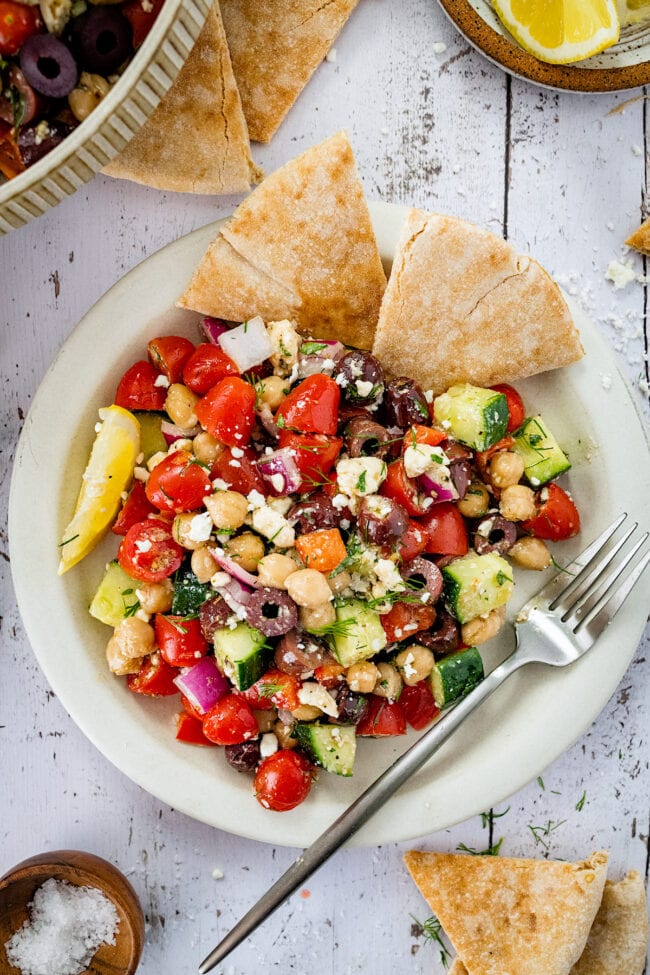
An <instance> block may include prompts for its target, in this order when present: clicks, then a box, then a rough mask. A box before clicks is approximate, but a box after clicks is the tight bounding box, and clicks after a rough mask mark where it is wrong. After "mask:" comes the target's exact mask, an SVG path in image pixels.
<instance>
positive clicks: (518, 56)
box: [439, 0, 650, 92]
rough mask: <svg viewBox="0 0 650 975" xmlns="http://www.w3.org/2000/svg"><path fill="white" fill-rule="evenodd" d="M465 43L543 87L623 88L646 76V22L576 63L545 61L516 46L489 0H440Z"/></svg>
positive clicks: (649, 66)
mask: <svg viewBox="0 0 650 975" xmlns="http://www.w3.org/2000/svg"><path fill="white" fill-rule="evenodd" d="M439 3H440V5H441V7H442V8H443V10H444V11H445V12H446V14H447V16H448V17H449V19H450V20H451V21H452V23H454V24H455V25H456V27H457V28H458V30H459V31H460V32H461V34H463V35H464V36H465V37H466V38H467V40H468V41H469V42H470V44H473V45H474V47H476V48H477V49H478V50H479V51H481V52H482V53H483V54H484V55H485V56H486V57H487V58H488V59H489V60H490V61H492V62H493V63H494V64H497V65H498V66H499V67H500V68H504V69H505V70H506V71H508V72H509V73H510V74H512V75H515V76H516V77H518V78H523V79H524V80H525V81H532V82H534V83H535V84H538V85H544V86H545V87H547V88H561V89H566V90H568V91H591V92H598V91H622V90H625V89H627V88H639V87H640V86H641V85H646V84H648V82H650V23H644V24H634V25H631V26H628V27H623V28H622V30H621V38H620V40H619V42H618V43H617V44H615V45H614V46H613V47H610V48H608V49H607V50H606V51H603V52H602V53H601V54H597V55H596V56H595V57H593V58H589V59H588V60H586V61H582V62H580V63H579V64H545V63H544V62H543V61H538V60H537V58H535V57H533V55H532V54H529V53H528V52H527V51H524V50H523V48H521V47H520V46H519V44H518V43H517V41H516V40H515V39H514V38H513V37H512V35H511V34H509V33H508V31H507V30H506V29H505V27H504V26H503V24H502V23H501V21H500V20H499V18H498V17H497V15H496V13H495V11H494V8H493V6H492V4H491V3H490V2H489V0H439Z"/></svg>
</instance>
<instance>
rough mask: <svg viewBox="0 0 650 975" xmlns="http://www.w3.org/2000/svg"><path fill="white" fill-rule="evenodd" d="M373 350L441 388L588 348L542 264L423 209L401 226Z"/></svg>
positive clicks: (531, 368)
mask: <svg viewBox="0 0 650 975" xmlns="http://www.w3.org/2000/svg"><path fill="white" fill-rule="evenodd" d="M373 352H374V353H375V355H377V356H378V357H379V359H380V360H381V362H382V363H383V365H384V368H385V369H386V370H387V371H388V372H390V373H392V374H393V375H406V376H411V377H412V378H413V379H415V380H417V381H418V382H419V383H420V384H421V385H423V386H425V387H426V388H430V389H433V391H434V393H440V392H442V391H443V390H445V389H447V388H448V387H449V386H452V385H454V384H455V383H462V382H471V383H474V384H475V385H478V386H491V385H493V384H494V383H498V382H512V381H514V380H517V379H521V378H522V377H524V376H531V375H534V374H535V373H538V372H544V371H545V370H547V369H555V368H557V367H558V366H565V365H568V364H569V363H571V362H575V361H576V360H577V359H579V358H581V356H582V355H584V351H583V349H582V346H581V344H580V338H579V335H578V332H577V329H576V328H575V326H574V324H573V321H572V319H571V315H570V313H569V309H568V308H567V305H566V302H565V301H564V298H563V297H562V295H561V293H560V289H559V288H558V287H557V285H556V284H555V283H554V282H553V281H552V280H551V278H550V277H549V275H548V274H547V273H546V271H545V270H544V269H543V268H542V267H541V265H539V264H538V263H537V262H536V261H534V260H533V259H532V258H530V257H522V256H520V255H519V254H517V252H516V251H515V249H514V248H513V247H512V245H511V244H509V243H507V242H506V241H505V240H503V239H502V238H501V237H497V236H495V235H494V234H491V233H489V232H488V231H487V230H483V229H481V228H480V227H476V226H474V225H473V224H470V223H466V222H465V221H463V220H458V219H456V218H455V217H445V216H440V215H438V214H427V213H423V212H422V211H420V210H411V211H410V212H409V214H408V217H407V219H406V223H405V226H404V229H403V231H402V236H401V239H400V242H399V244H398V247H397V253H396V255H395V260H394V262H393V270H392V272H391V275H390V279H389V282H388V287H387V289H386V294H385V296H384V300H383V303H382V307H381V312H380V315H379V324H378V326H377V334H376V336H375V344H374V348H373Z"/></svg>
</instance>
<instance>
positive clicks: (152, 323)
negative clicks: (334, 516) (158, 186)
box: [10, 204, 650, 846]
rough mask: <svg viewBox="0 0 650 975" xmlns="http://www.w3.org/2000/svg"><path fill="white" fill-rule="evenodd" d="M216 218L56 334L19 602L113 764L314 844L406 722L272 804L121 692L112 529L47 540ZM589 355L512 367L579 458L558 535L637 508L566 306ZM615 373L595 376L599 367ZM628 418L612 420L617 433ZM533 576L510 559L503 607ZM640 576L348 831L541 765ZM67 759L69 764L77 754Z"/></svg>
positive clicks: (592, 356) (492, 795)
mask: <svg viewBox="0 0 650 975" xmlns="http://www.w3.org/2000/svg"><path fill="white" fill-rule="evenodd" d="M371 210H372V217H373V222H374V226H375V230H376V232H377V236H378V241H379V246H380V250H381V253H382V256H383V257H384V258H385V260H386V262H387V263H389V261H390V256H391V254H392V252H393V250H394V247H395V244H396V241H397V238H398V235H399V230H400V227H401V223H402V220H403V218H404V214H405V212H406V211H405V209H404V208H400V207H394V206H389V205H387V204H373V205H372V208H371ZM217 228H218V224H212V225H211V226H208V227H204V228H202V229H201V230H197V231H195V232H194V233H192V234H190V235H189V236H187V237H184V238H182V239H181V240H179V241H177V242H176V243H174V244H170V245H169V246H168V247H166V248H164V249H163V250H161V251H159V252H158V253H157V254H155V255H153V257H150V258H149V259H148V260H146V261H145V262H144V263H143V264H141V265H140V266H139V267H137V268H135V270H133V271H131V272H130V273H129V274H127V275H126V276H125V277H124V278H123V279H122V280H121V281H120V282H119V283H118V284H116V285H115V287H114V288H112V289H111V290H110V291H109V292H108V293H107V294H106V295H105V296H104V297H103V298H102V299H101V300H100V301H98V302H97V304H96V305H95V306H94V308H92V309H91V311H90V312H89V313H88V314H87V315H86V317H85V318H84V319H83V321H82V322H81V323H80V324H79V325H78V327H77V328H76V329H75V331H74V332H73V334H72V335H71V336H70V338H69V339H68V341H67V342H66V343H65V345H64V346H63V348H62V349H61V351H60V352H59V354H58V356H57V358H56V359H55V361H54V363H53V365H52V366H51V368H50V370H49V372H48V373H47V375H46V377H45V379H44V380H43V383H42V385H41V387H40V389H39V391H38V393H37V395H36V397H35V399H34V403H33V405H32V408H31V410H30V412H29V415H28V417H27V420H26V421H25V428H24V430H23V434H22V437H21V440H20V444H19V448H18V454H17V458H16V463H15V468H14V473H13V480H12V489H11V498H10V542H11V564H12V570H13V574H14V582H15V586H16V592H17V596H18V603H19V607H20V611H21V614H22V617H23V620H24V623H25V626H26V629H27V633H28V634H29V638H30V640H31V643H32V646H33V647H34V650H35V653H36V656H37V657H38V660H39V663H40V665H41V667H42V668H43V671H44V672H45V675H46V677H47V679H48V680H49V682H50V684H51V685H52V688H53V689H54V691H55V692H56V694H57V695H58V697H59V699H60V700H61V702H62V703H63V705H64V706H65V707H66V708H67V710H68V711H69V713H70V715H71V716H72V718H73V719H74V720H75V721H76V722H77V724H78V725H79V727H80V728H81V729H82V731H83V732H84V733H85V734H86V735H87V736H88V737H89V738H90V739H91V741H92V742H94V744H95V745H96V746H97V747H98V748H99V749H100V751H102V752H103V754H104V755H106V757H107V758H108V759H110V761H112V762H113V763H114V764H115V765H116V766H117V767H118V768H119V769H121V771H122V772H124V773H125V774H126V775H128V776H129V777H130V778H132V779H133V780H134V781H135V782H137V783H138V784H139V785H140V786H142V787H143V788H144V789H146V790H147V791H149V792H151V793H153V795H155V796H157V797H158V798H159V799H161V800H162V801H164V802H166V803H169V805H171V806H173V807H174V808H175V809H179V810H181V811H182V812H185V813H187V814H188V815H190V816H193V817H195V818H196V819H199V820H202V821H204V822H206V823H210V824H212V825H214V826H218V827H220V828H222V829H225V830H228V831H229V832H232V833H237V834H240V835H243V836H249V837H252V838H255V839H259V840H265V841H267V842H269V843H275V844H284V845H287V846H299V845H307V844H309V843H310V842H311V841H312V840H313V839H314V838H315V837H316V836H317V835H318V834H319V833H320V832H321V831H322V830H323V829H324V828H325V827H326V826H328V824H330V823H331V822H332V821H333V820H334V819H335V817H336V816H337V815H338V814H339V813H341V812H342V811H343V809H344V808H345V807H346V806H347V805H348V804H349V803H350V801H351V800H352V799H353V798H354V797H355V796H356V795H358V794H359V792H361V791H362V789H363V788H364V787H366V786H367V785H368V784H369V783H370V782H371V781H372V779H373V778H375V777H376V776H377V775H378V774H379V772H380V771H381V770H382V769H384V768H385V767H386V766H387V765H388V764H389V762H390V761H391V759H392V758H394V757H395V756H396V755H397V754H398V753H399V752H401V751H403V750H404V748H405V747H406V745H407V744H408V742H409V740H410V739H411V738H412V737H413V734H411V735H409V736H408V738H393V739H385V740H377V741H374V740H365V741H361V742H360V743H359V751H358V759H357V766H356V769H355V774H354V777H353V778H352V779H348V780H344V779H339V778H337V777H335V776H330V775H327V774H326V773H322V774H321V775H320V778H319V781H318V784H317V786H316V787H315V788H314V789H313V791H312V795H311V796H310V797H309V799H308V801H307V802H306V803H304V804H303V805H302V806H300V807H299V808H298V809H296V810H294V811H292V812H290V813H283V814H277V813H275V814H274V813H269V812H267V811H265V810H264V809H262V807H261V806H260V805H259V804H258V803H257V802H256V801H255V799H254V798H253V796H252V788H251V780H250V779H249V778H248V777H247V776H243V775H241V774H239V773H237V772H235V771H234V770H233V769H231V768H230V767H229V766H228V765H227V764H226V762H225V760H224V757H223V754H222V753H221V751H220V750H219V749H202V748H194V747H191V746H188V745H183V744H180V743H178V742H176V741H175V739H174V724H173V720H172V715H173V714H174V713H175V712H176V710H177V705H175V704H174V702H173V701H169V699H165V700H158V701H153V700H151V699H146V698H142V697H139V696H137V695H135V694H131V693H129V691H128V690H127V689H126V684H125V681H123V680H119V679H116V678H115V677H113V676H112V675H111V674H110V673H109V672H108V669H107V667H106V663H105V659H104V648H105V645H106V641H107V638H108V636H109V630H108V628H107V627H105V626H103V625H102V624H101V623H98V622H97V621H96V620H93V619H92V618H91V617H90V616H89V615H88V614H87V612H86V607H87V605H88V603H89V601H90V598H91V596H92V594H93V591H94V589H95V587H96V586H97V583H98V582H99V579H100V578H101V575H102V569H103V566H104V564H105V562H106V561H108V559H110V558H112V557H114V554H115V551H116V548H117V540H116V539H115V538H114V536H110V537H109V538H107V539H106V540H105V541H104V542H103V543H102V545H101V546H100V547H99V549H97V550H96V551H95V552H94V553H92V555H90V556H89V557H88V558H87V559H86V560H85V561H84V562H83V563H82V564H81V565H79V566H77V567H76V568H74V569H73V570H71V571H70V572H68V573H67V574H66V575H64V576H63V577H61V578H59V577H58V576H57V574H56V569H57V562H58V555H59V553H58V549H57V544H58V542H59V540H60V538H61V532H62V531H63V528H64V527H65V524H66V523H67V521H68V520H69V517H70V512H71V510H72V508H73V505H74V502H75V499H76V495H77V490H78V485H79V479H80V476H81V473H82V470H83V467H84V465H85V462H86V459H87V456H88V451H89V448H90V444H91V442H92V440H93V437H94V434H93V428H94V424H95V422H96V420H97V410H98V408H99V407H100V406H104V405H107V404H109V403H110V402H111V401H112V397H113V393H114V390H115V386H116V384H117V380H118V379H119V377H120V376H121V374H122V373H123V372H124V371H125V369H126V368H127V367H128V366H129V365H130V364H131V363H132V362H133V361H134V360H135V359H138V358H142V356H143V354H144V350H145V346H146V343H147V341H148V340H149V339H150V338H153V337H154V336H155V335H157V334H164V333H165V332H167V333H170V332H176V333H178V332H179V331H180V332H182V333H185V334H188V335H190V336H194V337H195V338H196V337H197V333H196V322H197V319H198V316H197V315H195V314H193V313H188V312H186V311H180V310H178V309H175V308H174V301H175V299H176V298H177V297H178V295H179V294H180V292H181V291H182V289H183V287H184V285H185V284H186V282H187V280H188V279H189V276H190V274H191V272H192V270H193V269H194V267H195V266H196V264H197V263H198V261H199V260H200V258H201V256H202V255H203V252H204V250H205V247H206V246H207V244H208V242H209V241H210V240H211V239H212V238H213V237H214V236H215V232H216V230H217ZM573 311H574V314H575V316H576V321H577V323H578V325H579V327H580V330H581V333H582V338H583V342H584V345H585V349H586V351H587V356H586V358H585V359H584V360H583V361H582V362H580V363H578V364H577V365H574V366H572V367H571V368H570V369H564V370H561V371H557V372H553V373H548V374H546V375H543V376H540V377H537V378H533V379H530V380H527V381H525V382H522V383H520V384H518V385H519V387H520V388H521V391H522V393H523V395H524V398H525V400H526V402H527V405H528V407H529V408H534V409H537V410H540V411H541V412H542V413H543V415H544V417H545V418H546V419H547V421H548V423H549V425H550V426H551V428H552V429H553V430H554V431H555V432H556V436H557V437H558V438H559V440H560V443H562V444H563V445H564V446H565V447H567V448H568V450H569V452H570V454H571V458H572V460H573V464H574V466H573V469H572V471H571V472H570V476H569V478H568V483H569V485H570V488H571V490H572V492H573V494H574V495H575V498H576V500H577V502H578V505H579V507H580V510H581V512H582V514H583V524H584V530H583V534H582V536H581V537H580V539H573V540H572V541H571V542H566V543H563V544H562V545H560V546H556V549H555V552H556V555H557V557H558V559H559V560H561V561H562V560H565V559H567V558H568V557H570V556H572V555H573V554H574V553H576V552H577V551H578V550H579V549H580V548H581V547H582V546H583V544H584V543H585V542H586V540H588V539H590V538H591V537H593V536H595V535H596V534H597V533H598V532H599V531H600V530H601V529H602V528H603V527H604V526H605V525H606V524H608V523H609V522H610V521H611V520H613V517H614V516H615V515H616V514H617V513H618V512H619V511H621V510H626V511H628V512H629V513H630V514H631V515H632V516H633V517H635V518H639V519H643V520H647V499H648V497H650V459H649V455H648V444H647V442H646V440H645V437H644V432H643V427H642V424H641V421H640V419H639V417H638V416H637V413H636V411H635V408H634V405H633V401H632V397H631V395H630V393H629V391H628V388H627V386H626V383H625V381H624V379H623V378H622V376H621V375H620V374H619V372H618V369H617V367H616V363H615V361H614V357H613V354H612V353H611V351H610V350H609V348H608V347H607V345H606V343H605V342H604V340H603V339H602V338H601V337H600V336H599V334H598V332H597V330H596V328H595V326H594V325H593V324H592V323H591V322H590V321H589V320H587V319H586V318H585V317H584V315H583V314H582V313H581V312H580V311H579V309H577V308H574V309H573ZM602 374H607V375H608V376H609V377H610V379H611V388H610V389H609V390H608V391H607V392H606V391H605V390H604V388H603V384H602V383H601V375H602ZM623 434H624V435H623ZM540 584H541V576H540V575H538V574H537V573H528V574H526V573H524V572H521V573H518V575H517V599H516V601H515V602H516V605H515V606H514V607H513V610H516V608H517V607H518V606H519V605H521V603H522V602H523V601H524V598H525V597H526V596H527V594H528V593H529V592H531V591H532V590H533V589H535V588H538V587H539V586H540ZM647 605H648V591H647V586H646V591H645V594H644V593H643V592H642V591H641V587H638V591H637V592H635V593H634V594H633V595H632V597H631V598H630V600H629V601H628V604H627V609H626V612H624V613H622V614H620V615H619V617H617V619H616V620H615V621H614V623H613V625H612V626H611V627H610V629H609V630H608V632H607V634H606V635H605V636H604V637H603V638H602V640H601V641H600V642H599V644H598V645H597V646H596V647H595V648H594V649H593V650H592V651H591V653H590V654H588V655H587V656H586V657H585V658H584V659H583V660H581V661H579V662H578V663H576V664H574V665H573V666H572V667H571V668H569V669H566V670H563V671H554V670H551V669H550V668H546V669H545V668H542V667H541V666H540V667H528V668H526V669H525V670H524V671H520V672H519V673H518V674H516V675H515V676H514V677H512V678H511V679H510V681H509V682H508V683H507V684H506V685H504V687H502V688H501V689H500V690H499V691H498V692H497V693H496V694H495V695H494V696H493V697H492V698H491V699H490V700H489V701H488V702H486V704H484V705H483V707H482V708H480V709H479V711H478V712H477V713H476V714H475V715H474V716H473V717H472V718H471V719H470V720H468V721H467V723H466V724H465V725H464V726H463V727H462V728H461V729H460V731H459V732H458V733H457V734H456V735H455V736H454V738H452V740H451V741H450V742H448V743H447V745H446V746H445V747H444V748H443V749H442V750H441V751H440V753H439V754H438V756H436V758H435V759H434V760H433V761H432V762H430V763H429V765H428V766H427V767H426V768H425V769H423V770H422V771H421V772H420V773H419V774H418V775H417V776H416V777H415V778H414V779H413V780H412V781H411V782H410V783H408V784H407V785H406V786H405V787H404V788H403V789H402V790H401V792H399V793H398V794H397V795H396V796H395V797H394V798H393V799H392V800H391V802H390V803H389V804H388V805H387V806H386V808H385V809H383V810H382V811H381V812H380V813H379V814H378V815H376V816H375V817H374V819H372V820H371V822H370V823H368V824H367V826H366V827H365V828H364V829H363V830H362V831H361V832H360V833H359V834H358V836H357V839H356V842H357V843H360V844H378V843H384V842H389V841H397V840H404V839H410V838H413V837H416V836H422V835H424V834H426V833H430V832H432V831H433V830H437V829H442V828H444V827H447V826H450V825H452V824H453V823H456V822H459V821H461V820H464V819H467V818H469V817H470V816H473V815H475V814H477V813H478V812H480V811H481V810H484V809H488V808H489V807H490V806H491V805H493V804H495V803H499V802H501V801H502V800H503V799H504V798H505V797H507V796H508V795H510V794H512V793H513V792H516V791H517V790H518V789H520V788H521V787H522V786H524V785H525V784H526V783H527V782H528V781H530V780H531V779H533V778H534V777H535V776H536V775H539V774H540V773H541V772H542V770H543V769H544V768H545V767H546V766H547V765H548V764H549V763H550V762H552V761H553V760H554V759H555V758H556V757H557V756H558V755H560V753H561V752H563V751H564V750H565V749H566V748H568V747H569V745H570V744H571V743H572V742H573V741H574V740H575V739H576V738H577V737H578V736H579V735H580V734H581V733H582V732H583V731H584V730H585V728H587V727H588V725H589V723H590V722H591V721H592V720H593V719H594V718H595V717H596V715H597V714H598V713H599V711H600V710H601V708H602V707H603V706H604V704H605V702H606V701H607V699H608V698H609V697H610V695H611V694H612V692H613V691H614V689H615V688H616V685H617V684H618V682H619V681H620V679H621V677H622V676H623V673H624V672H625V669H626V668H627V666H628V664H629V662H630V660H631V659H632V655H633V653H634V649H635V647H636V646H637V644H638V641H639V639H640V636H641V633H642V629H643V625H644V621H645V618H646V610H647ZM494 642H495V644H496V646H495V647H494V648H492V649H488V650H487V651H486V654H485V657H486V662H487V663H488V665H489V666H492V665H493V664H494V663H495V662H496V661H497V660H498V659H501V658H502V657H503V656H505V655H506V653H507V652H508V651H509V649H510V641H509V639H508V638H507V637H505V636H504V637H502V638H499V639H497V640H496V641H494ZM71 772H72V774H74V770H71Z"/></svg>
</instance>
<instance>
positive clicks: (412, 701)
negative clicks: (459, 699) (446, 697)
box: [399, 680, 440, 731]
mask: <svg viewBox="0 0 650 975" xmlns="http://www.w3.org/2000/svg"><path fill="white" fill-rule="evenodd" d="M399 703H400V707H401V708H402V711H403V712H404V716H405V718H406V720H407V721H408V723H409V724H410V726H411V727H412V728H415V730H416V731H422V729H423V728H426V727H427V725H430V724H431V722H432V721H433V719H434V718H437V717H438V715H439V714H440V708H439V707H438V705H437V704H436V702H435V700H434V698H433V692H432V690H431V687H430V685H429V682H428V681H426V680H421V681H420V682H419V683H418V684H414V685H413V686H411V687H408V686H407V687H403V688H402V693H401V694H400V696H399Z"/></svg>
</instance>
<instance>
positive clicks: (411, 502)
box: [379, 460, 431, 517]
mask: <svg viewBox="0 0 650 975" xmlns="http://www.w3.org/2000/svg"><path fill="white" fill-rule="evenodd" d="M379 493H380V494H383V495H384V497H386V498H391V500H393V501H397V503H398V504H401V506H402V507H403V508H404V510H405V511H406V512H407V514H409V515H411V517H414V516H415V517H417V516H418V515H423V514H424V513H425V511H427V506H425V501H426V500H427V499H426V497H425V495H424V494H420V492H419V491H418V485H417V481H415V480H414V479H413V478H412V477H409V476H408V475H407V473H406V468H405V467H404V461H402V460H394V461H393V463H392V464H389V465H388V468H387V470H386V479H385V480H384V482H383V484H382V485H381V487H380V488H379ZM430 506H431V503H430V502H429V507H430Z"/></svg>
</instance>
